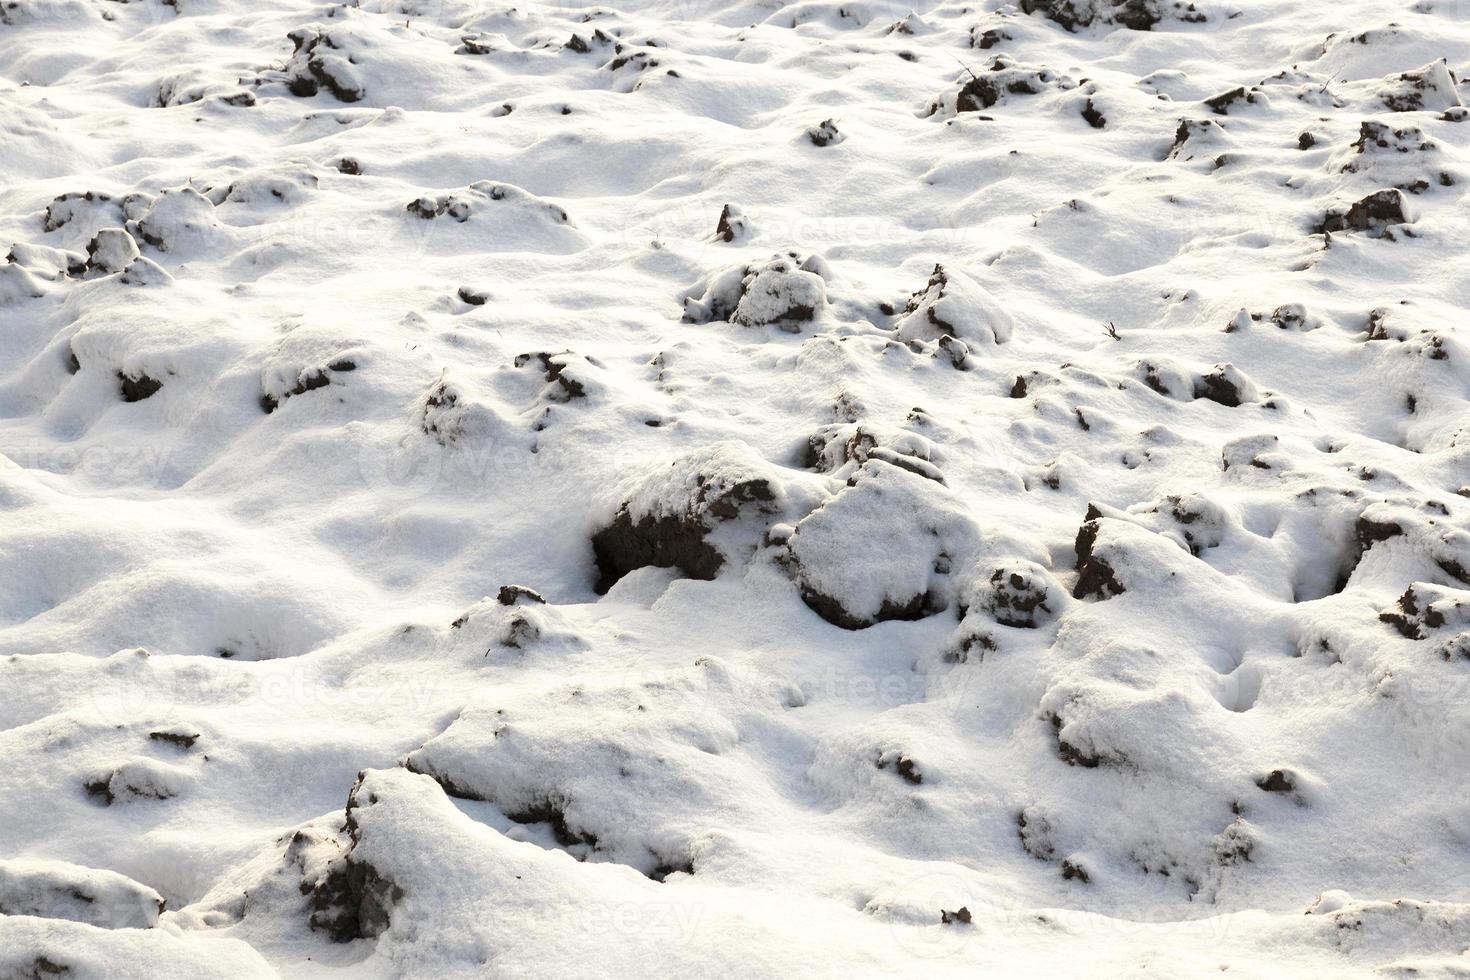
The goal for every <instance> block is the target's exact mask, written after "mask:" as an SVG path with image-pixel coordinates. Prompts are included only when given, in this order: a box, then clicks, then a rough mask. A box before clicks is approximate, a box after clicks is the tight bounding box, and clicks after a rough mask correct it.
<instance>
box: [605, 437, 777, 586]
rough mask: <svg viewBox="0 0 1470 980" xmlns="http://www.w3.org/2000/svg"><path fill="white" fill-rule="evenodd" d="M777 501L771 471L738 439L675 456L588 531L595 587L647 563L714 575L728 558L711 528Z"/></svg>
mask: <svg viewBox="0 0 1470 980" xmlns="http://www.w3.org/2000/svg"><path fill="white" fill-rule="evenodd" d="M779 503H780V482H779V480H778V478H777V475H776V471H775V468H774V467H772V466H771V465H770V464H769V463H767V462H766V461H765V460H764V459H762V458H761V457H759V456H757V455H756V454H755V453H754V452H753V451H752V450H751V449H750V448H749V447H748V446H746V445H745V444H744V443H740V442H722V443H717V444H715V445H713V446H710V447H708V448H706V449H702V450H699V451H698V452H695V453H691V454H690V455H688V456H684V457H682V458H680V459H678V460H675V461H674V462H673V463H672V464H670V465H669V466H668V467H666V468H662V469H660V470H659V471H657V472H654V473H653V474H651V475H649V476H648V477H646V478H644V479H643V480H642V481H640V482H639V483H638V484H637V485H636V486H635V487H634V488H633V490H632V491H631V492H630V493H629V494H628V496H627V497H626V498H625V499H624V500H623V502H622V504H621V505H620V506H619V507H618V510H617V514H616V515H615V516H614V517H613V520H612V522H611V523H610V524H608V525H607V526H605V527H603V528H602V529H600V530H599V531H597V533H596V534H594V535H593V536H592V552H593V557H594V560H595V561H596V563H597V584H596V589H597V592H598V593H599V594H602V593H605V592H606V591H607V590H608V589H610V588H612V586H613V584H614V583H616V582H617V581H618V579H620V578H622V577H623V576H624V575H626V574H628V573H629V572H631V571H633V570H635V569H638V568H644V567H647V566H650V565H652V566H655V567H659V568H677V569H679V570H680V571H682V572H683V573H684V574H685V575H688V576H689V577H690V578H697V579H705V580H708V579H713V578H714V577H715V576H716V575H718V574H719V573H720V570H721V569H722V568H724V566H725V563H726V561H727V558H728V557H729V556H728V555H727V554H726V553H725V552H724V551H723V550H722V549H721V548H720V547H719V545H717V544H716V543H715V542H714V541H712V540H711V539H710V532H711V531H713V530H714V529H715V527H716V526H717V525H719V524H723V523H726V522H730V521H735V520H736V519H738V518H740V517H741V516H742V515H744V514H755V515H766V516H769V515H771V514H774V513H775V512H776V510H777V508H778V506H779Z"/></svg>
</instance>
